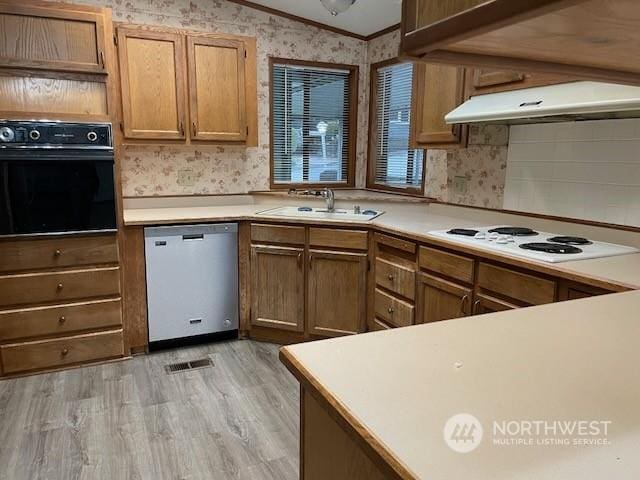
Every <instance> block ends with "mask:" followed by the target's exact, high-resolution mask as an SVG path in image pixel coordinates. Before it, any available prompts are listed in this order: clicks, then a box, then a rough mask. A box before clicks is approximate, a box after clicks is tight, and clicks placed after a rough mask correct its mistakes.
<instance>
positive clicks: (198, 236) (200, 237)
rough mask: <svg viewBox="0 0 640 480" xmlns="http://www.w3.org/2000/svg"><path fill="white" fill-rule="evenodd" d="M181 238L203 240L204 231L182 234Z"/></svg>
mask: <svg viewBox="0 0 640 480" xmlns="http://www.w3.org/2000/svg"><path fill="white" fill-rule="evenodd" d="M182 240H185V241H186V240H204V233H192V234H189V235H182Z"/></svg>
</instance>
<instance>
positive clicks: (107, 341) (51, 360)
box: [0, 330, 124, 374]
mask: <svg viewBox="0 0 640 480" xmlns="http://www.w3.org/2000/svg"><path fill="white" fill-rule="evenodd" d="M0 353H1V355H2V365H3V371H4V373H5V374H8V373H17V372H25V371H28V370H37V369H41V368H52V367H58V366H63V365H69V364H72V363H81V362H90V361H96V360H106V359H109V358H116V357H122V356H124V345H123V338H122V330H116V331H111V332H99V333H88V334H85V335H76V336H74V337H65V338H57V339H55V340H41V341H37V342H27V343H13V344H9V345H2V346H0Z"/></svg>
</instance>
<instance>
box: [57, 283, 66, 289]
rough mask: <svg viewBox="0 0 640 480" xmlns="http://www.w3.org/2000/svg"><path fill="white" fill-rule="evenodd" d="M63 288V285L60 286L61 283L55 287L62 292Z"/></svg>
mask: <svg viewBox="0 0 640 480" xmlns="http://www.w3.org/2000/svg"><path fill="white" fill-rule="evenodd" d="M63 287H64V285H62V284H61V283H59V284H58V286H57V287H56V288H57V289H58V290H62V288H63Z"/></svg>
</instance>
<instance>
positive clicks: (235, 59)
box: [187, 37, 247, 142]
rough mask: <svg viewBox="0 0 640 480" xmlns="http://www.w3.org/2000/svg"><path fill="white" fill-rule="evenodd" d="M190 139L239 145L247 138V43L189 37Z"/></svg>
mask: <svg viewBox="0 0 640 480" xmlns="http://www.w3.org/2000/svg"><path fill="white" fill-rule="evenodd" d="M187 44H188V48H187V53H188V59H189V60H188V64H189V101H190V112H191V129H192V131H191V138H193V139H195V140H217V141H229V142H238V141H244V140H245V139H246V138H247V115H246V104H245V74H244V60H245V48H244V43H243V42H242V41H239V40H231V39H223V38H208V37H188V40H187Z"/></svg>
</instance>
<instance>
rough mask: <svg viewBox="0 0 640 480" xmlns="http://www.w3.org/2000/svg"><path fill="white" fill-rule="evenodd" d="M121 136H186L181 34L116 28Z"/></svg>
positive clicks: (182, 41)
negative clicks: (120, 102) (121, 113)
mask: <svg viewBox="0 0 640 480" xmlns="http://www.w3.org/2000/svg"><path fill="white" fill-rule="evenodd" d="M118 48H119V59H120V78H121V85H122V112H123V127H124V135H125V137H127V138H141V139H183V138H185V108H184V98H185V80H184V37H183V36H182V35H178V34H174V33H166V32H153V31H148V30H143V29H139V28H126V27H120V28H118Z"/></svg>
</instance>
